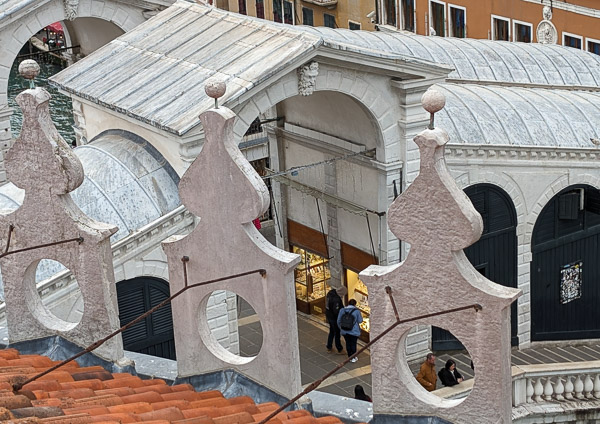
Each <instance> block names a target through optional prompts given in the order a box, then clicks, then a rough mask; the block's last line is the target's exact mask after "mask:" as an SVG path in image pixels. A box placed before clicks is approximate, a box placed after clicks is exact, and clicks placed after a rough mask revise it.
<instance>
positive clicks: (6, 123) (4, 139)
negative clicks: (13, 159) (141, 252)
mask: <svg viewBox="0 0 600 424" xmlns="http://www.w3.org/2000/svg"><path fill="white" fill-rule="evenodd" d="M12 114H13V111H12V108H10V107H8V106H7V107H5V108H2V109H0V185H2V184H4V183H6V181H7V179H6V168H5V166H4V157H5V156H6V152H8V149H10V148H11V146H12V132H11V130H10V117H11V116H12Z"/></svg>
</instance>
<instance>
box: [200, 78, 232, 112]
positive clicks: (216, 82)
mask: <svg viewBox="0 0 600 424" xmlns="http://www.w3.org/2000/svg"><path fill="white" fill-rule="evenodd" d="M226 90H227V86H226V85H225V82H224V81H221V80H220V79H218V78H215V77H212V78H209V79H208V80H206V85H205V86H204V91H205V92H206V95H207V96H208V97H212V98H213V99H215V109H218V108H219V103H218V99H219V98H220V97H223V95H225V91H226Z"/></svg>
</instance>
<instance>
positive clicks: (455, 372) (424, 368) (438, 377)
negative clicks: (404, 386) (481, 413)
mask: <svg viewBox="0 0 600 424" xmlns="http://www.w3.org/2000/svg"><path fill="white" fill-rule="evenodd" d="M427 328H428V327H427V326H418V327H413V328H412V329H411V330H410V331H409V333H408V334H409V335H410V336H408V337H406V338H403V342H404V340H409V342H410V340H411V339H414V340H419V339H421V338H422V336H420V335H421V334H422V335H423V336H424V335H425V334H426V331H427ZM432 328H433V337H434V341H433V345H434V347H436V350H434V351H430V352H429V353H430V354H431V355H433V356H430V355H426V353H424V354H423V355H422V356H421V357H419V358H417V359H414V360H411V361H410V362H408V361H406V359H404V360H403V361H402V362H404V363H402V362H401V366H405V367H408V368H409V370H410V373H411V374H412V375H413V377H414V379H413V380H412V381H411V383H412V384H410V385H409V386H410V387H414V391H413V392H414V393H415V396H417V397H418V398H420V399H423V400H425V401H426V400H427V396H426V395H425V393H426V392H428V393H430V394H432V395H436V396H438V397H440V398H442V399H445V400H448V403H446V404H445V405H442V406H446V407H452V406H456V405H457V404H459V403H461V402H462V401H463V400H464V399H465V398H466V397H467V396H468V395H469V394H470V392H471V388H472V387H473V382H474V377H475V370H474V369H473V368H472V367H471V364H472V362H471V355H470V354H469V352H468V351H467V349H466V348H465V347H464V346H463V345H462V344H461V343H460V341H459V340H458V339H457V338H456V337H454V335H453V334H452V333H451V332H450V331H448V330H446V329H443V328H439V327H432ZM442 349H444V350H442ZM411 350H412V351H414V350H415V347H414V346H410V345H408V346H406V347H405V350H404V353H405V356H404V358H406V357H407V352H409V351H411ZM432 366H433V368H432ZM432 369H433V370H434V374H435V389H433V388H432V386H431V385H430V384H428V383H430V382H431V380H432V378H431V377H432V373H431V370H432ZM424 395H425V396H424Z"/></svg>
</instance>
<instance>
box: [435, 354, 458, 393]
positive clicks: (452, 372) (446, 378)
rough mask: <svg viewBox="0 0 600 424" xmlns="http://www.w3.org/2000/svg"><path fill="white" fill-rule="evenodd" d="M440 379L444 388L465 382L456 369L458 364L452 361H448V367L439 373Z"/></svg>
mask: <svg viewBox="0 0 600 424" xmlns="http://www.w3.org/2000/svg"><path fill="white" fill-rule="evenodd" d="M438 377H439V378H440V381H441V382H442V384H443V385H444V386H448V387H450V386H456V385H457V384H458V383H460V382H462V381H463V376H462V375H460V373H459V372H458V370H457V369H456V362H454V361H453V360H452V359H448V360H447V361H446V366H445V367H444V368H442V369H441V370H440V372H438Z"/></svg>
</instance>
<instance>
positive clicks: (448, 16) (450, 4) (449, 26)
mask: <svg viewBox="0 0 600 424" xmlns="http://www.w3.org/2000/svg"><path fill="white" fill-rule="evenodd" d="M450 8H454V9H460V10H462V11H463V12H465V25H464V26H465V36H464V37H456V36H455V35H454V34H451V32H452V29H453V28H454V25H452V23H451V22H450V20H451V19H452V14H451V13H450ZM446 20H447V22H448V37H455V38H467V8H466V7H465V6H459V5H457V4H452V3H448V14H447V19H446Z"/></svg>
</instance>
